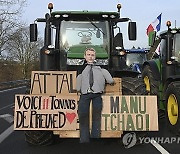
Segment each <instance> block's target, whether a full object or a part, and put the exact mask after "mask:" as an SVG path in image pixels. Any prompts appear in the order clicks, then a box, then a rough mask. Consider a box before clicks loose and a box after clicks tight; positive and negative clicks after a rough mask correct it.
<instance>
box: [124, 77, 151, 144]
mask: <svg viewBox="0 0 180 154" xmlns="http://www.w3.org/2000/svg"><path fill="white" fill-rule="evenodd" d="M122 94H123V95H147V91H146V86H145V84H144V82H143V80H142V78H132V77H124V78H122ZM128 133H132V131H123V135H122V136H121V138H122V139H123V137H124V135H126V134H128ZM133 133H135V134H136V138H137V139H138V140H137V142H136V144H138V143H139V138H140V137H141V138H142V137H145V136H147V134H148V132H147V131H135V132H133Z"/></svg>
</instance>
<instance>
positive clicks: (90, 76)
mask: <svg viewBox="0 0 180 154" xmlns="http://www.w3.org/2000/svg"><path fill="white" fill-rule="evenodd" d="M92 67H93V65H90V71H89V85H90V89H91V90H92V86H93V84H94V78H93V70H92Z"/></svg>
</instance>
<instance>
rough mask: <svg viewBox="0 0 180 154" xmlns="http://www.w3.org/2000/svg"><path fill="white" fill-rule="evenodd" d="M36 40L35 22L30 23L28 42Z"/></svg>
mask: <svg viewBox="0 0 180 154" xmlns="http://www.w3.org/2000/svg"><path fill="white" fill-rule="evenodd" d="M35 41H37V24H30V42H35Z"/></svg>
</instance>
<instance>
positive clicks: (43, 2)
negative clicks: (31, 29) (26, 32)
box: [23, 0, 180, 48]
mask: <svg viewBox="0 0 180 154" xmlns="http://www.w3.org/2000/svg"><path fill="white" fill-rule="evenodd" d="M49 2H52V3H53V4H54V9H53V10H54V11H55V10H56V11H57V10H91V11H92V10H93V11H117V9H116V5H117V4H118V3H120V4H121V5H122V9H121V17H129V18H130V19H132V21H136V22H137V40H136V41H128V39H127V35H126V34H127V23H124V24H123V26H122V28H121V31H122V32H123V35H124V46H125V48H131V47H132V46H135V47H148V45H147V44H148V38H147V35H146V28H147V27H148V25H149V24H150V23H152V22H153V21H154V20H155V19H156V18H157V16H158V15H159V14H160V13H162V19H161V30H166V21H167V20H170V21H171V22H172V25H173V27H174V26H175V20H176V25H177V27H180V18H179V14H180V0H173V1H170V0H50V1H49V0H28V5H27V8H25V11H24V14H23V19H24V20H25V21H26V22H27V23H28V24H30V23H32V22H33V21H34V20H35V19H36V18H38V17H44V15H45V13H47V12H49V10H48V9H47V5H48V3H49Z"/></svg>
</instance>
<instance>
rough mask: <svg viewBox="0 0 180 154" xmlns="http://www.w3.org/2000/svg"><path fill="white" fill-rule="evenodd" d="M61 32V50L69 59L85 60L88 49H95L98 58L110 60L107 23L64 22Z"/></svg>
mask: <svg viewBox="0 0 180 154" xmlns="http://www.w3.org/2000/svg"><path fill="white" fill-rule="evenodd" d="M60 32H61V33H60V49H61V51H63V52H66V53H67V58H69V59H75V58H76V59H82V58H84V50H85V49H86V48H94V49H95V50H96V58H100V59H103V58H108V48H109V44H110V43H109V28H108V22H107V21H102V22H101V21H62V22H61V28H60Z"/></svg>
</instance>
